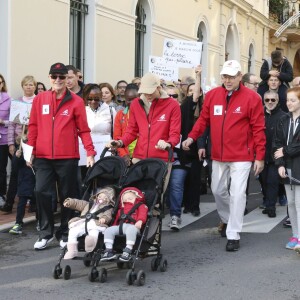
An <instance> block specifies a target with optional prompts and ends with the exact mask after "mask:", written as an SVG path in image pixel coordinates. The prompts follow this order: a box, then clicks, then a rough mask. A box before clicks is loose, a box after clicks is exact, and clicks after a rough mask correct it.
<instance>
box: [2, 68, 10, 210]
mask: <svg viewBox="0 0 300 300" xmlns="http://www.w3.org/2000/svg"><path fill="white" fill-rule="evenodd" d="M9 111H10V97H9V95H8V94H7V87H6V83H5V79H4V77H3V75H1V74H0V207H3V206H4V204H5V200H4V195H5V194H6V180H7V178H6V176H7V174H6V166H7V161H8V155H9V152H8V144H7V133H8V132H7V131H8V130H7V129H8V124H9V121H8V119H9Z"/></svg>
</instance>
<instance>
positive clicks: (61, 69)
mask: <svg viewBox="0 0 300 300" xmlns="http://www.w3.org/2000/svg"><path fill="white" fill-rule="evenodd" d="M55 73H57V74H68V69H67V68H66V66H65V65H64V64H62V63H60V62H58V63H55V64H53V65H52V66H51V67H50V71H49V74H55Z"/></svg>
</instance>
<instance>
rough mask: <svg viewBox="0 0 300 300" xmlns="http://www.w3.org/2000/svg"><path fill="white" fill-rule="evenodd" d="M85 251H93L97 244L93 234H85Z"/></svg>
mask: <svg viewBox="0 0 300 300" xmlns="http://www.w3.org/2000/svg"><path fill="white" fill-rule="evenodd" d="M84 243H85V251H86V252H93V250H94V249H95V247H96V245H97V238H96V237H94V236H90V235H87V236H86V237H85V241H84Z"/></svg>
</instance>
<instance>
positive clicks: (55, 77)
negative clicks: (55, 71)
mask: <svg viewBox="0 0 300 300" xmlns="http://www.w3.org/2000/svg"><path fill="white" fill-rule="evenodd" d="M50 77H51V79H53V80H56V79H57V78H59V79H60V80H65V79H66V75H50Z"/></svg>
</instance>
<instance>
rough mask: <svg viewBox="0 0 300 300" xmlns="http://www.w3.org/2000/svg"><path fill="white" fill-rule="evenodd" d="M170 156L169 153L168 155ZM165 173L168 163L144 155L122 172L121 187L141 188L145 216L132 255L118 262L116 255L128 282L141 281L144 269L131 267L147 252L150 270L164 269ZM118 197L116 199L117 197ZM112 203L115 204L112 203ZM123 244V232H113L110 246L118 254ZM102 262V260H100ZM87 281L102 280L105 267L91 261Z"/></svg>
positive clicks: (105, 272)
mask: <svg viewBox="0 0 300 300" xmlns="http://www.w3.org/2000/svg"><path fill="white" fill-rule="evenodd" d="M169 156H170V157H171V156H172V153H170V155H169ZM167 173H168V164H166V163H165V162H164V161H162V160H160V159H152V158H149V159H145V160H141V161H139V162H138V163H137V164H135V165H133V166H132V167H130V168H129V170H128V172H127V173H126V174H125V175H124V176H123V179H122V181H121V184H122V188H126V187H136V188H138V189H139V190H141V191H142V192H143V193H144V195H145V199H146V204H147V206H148V209H149V210H148V218H147V222H146V224H145V227H144V230H143V231H142V232H141V234H140V235H138V237H137V240H136V243H135V245H134V247H133V255H132V258H131V260H130V261H129V262H121V261H118V259H117V267H118V268H119V269H122V268H124V267H127V268H129V270H128V272H127V273H126V282H127V284H129V285H132V284H133V283H134V282H135V283H136V284H137V285H144V284H145V272H144V271H143V270H139V271H138V272H136V271H135V262H136V260H138V259H143V258H146V257H149V256H154V257H153V259H152V261H151V270H152V271H157V270H158V268H159V269H160V271H161V272H165V271H166V270H167V266H168V263H167V260H166V259H164V258H163V255H162V254H161V227H162V203H161V198H162V194H163V188H164V182H165V178H166V175H167ZM119 198H120V197H118V201H120V199H119ZM118 201H117V202H118ZM115 207H116V208H117V207H118V203H116V205H115ZM125 245H126V239H125V236H124V235H117V236H116V237H115V242H114V248H113V249H114V250H115V251H116V253H119V254H121V253H122V251H123V248H124V247H125ZM100 263H102V262H100ZM89 279H90V281H95V280H96V279H99V281H100V282H105V281H106V279H107V269H106V268H101V269H100V270H99V271H98V269H97V265H96V264H95V265H94V266H93V267H92V269H91V272H90V274H89Z"/></svg>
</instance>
